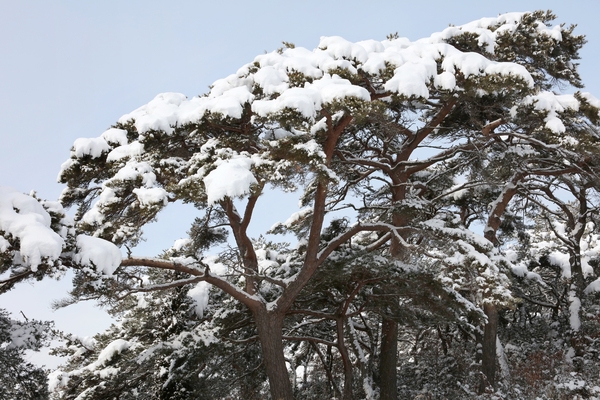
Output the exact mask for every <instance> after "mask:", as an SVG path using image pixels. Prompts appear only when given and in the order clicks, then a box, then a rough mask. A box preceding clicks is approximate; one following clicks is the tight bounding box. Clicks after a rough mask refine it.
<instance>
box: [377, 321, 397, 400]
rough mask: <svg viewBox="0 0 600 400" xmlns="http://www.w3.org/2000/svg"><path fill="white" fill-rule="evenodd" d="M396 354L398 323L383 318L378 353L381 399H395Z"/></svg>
mask: <svg viewBox="0 0 600 400" xmlns="http://www.w3.org/2000/svg"><path fill="white" fill-rule="evenodd" d="M397 355H398V323H397V322H396V321H393V320H391V319H388V318H385V317H384V318H383V322H382V324H381V353H380V354H379V388H380V393H381V397H380V399H381V400H396V399H397V398H398V386H397V378H396V362H397V358H398V357H397Z"/></svg>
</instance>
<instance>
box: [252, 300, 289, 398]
mask: <svg viewBox="0 0 600 400" xmlns="http://www.w3.org/2000/svg"><path fill="white" fill-rule="evenodd" d="M254 317H255V319H256V329H257V331H258V338H259V340H260V346H261V351H262V358H263V364H264V366H265V371H266V373H267V377H268V378H269V387H270V390H271V397H272V398H273V400H293V398H294V394H293V390H292V385H291V383H290V377H289V375H288V372H287V367H286V366H285V359H284V357H283V334H282V327H283V316H282V315H278V314H275V313H270V312H268V311H266V310H259V311H258V312H256V313H255V315H254Z"/></svg>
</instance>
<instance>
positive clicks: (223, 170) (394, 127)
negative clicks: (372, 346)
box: [60, 12, 600, 399]
mask: <svg viewBox="0 0 600 400" xmlns="http://www.w3.org/2000/svg"><path fill="white" fill-rule="evenodd" d="M552 20H553V16H552V15H551V14H550V13H544V12H536V13H525V14H523V13H513V14H505V15H501V16H499V17H497V18H486V19H482V20H479V21H475V22H473V23H470V24H466V25H463V26H459V27H450V28H447V29H446V30H444V31H442V32H441V33H436V34H433V35H432V36H431V37H429V38H425V39H422V40H419V41H416V42H410V41H409V40H407V39H404V38H399V37H395V36H390V38H388V39H387V40H384V41H381V42H378V41H363V42H358V43H351V42H348V41H346V40H344V39H342V38H339V37H329V38H322V40H321V43H320V44H319V46H318V48H317V49H315V50H314V51H309V50H307V49H303V48H299V47H295V46H292V45H288V46H286V48H284V49H280V50H279V51H276V52H273V53H268V54H264V55H260V56H258V57H256V58H255V60H254V61H253V62H251V63H249V64H247V65H245V66H243V67H242V68H240V69H239V70H238V71H237V72H236V73H235V74H232V75H230V76H229V77H227V78H225V79H222V80H219V81H217V82H215V84H214V85H213V86H212V87H211V90H210V92H209V93H208V94H207V95H204V96H200V97H194V98H191V99H188V98H186V97H185V96H184V95H180V94H174V93H165V94H161V95H159V96H157V97H156V98H155V99H154V100H152V101H151V102H150V103H148V104H147V105H145V106H142V107H140V108H139V109H137V110H135V111H133V112H132V113H130V114H127V115H125V116H123V117H121V118H120V119H119V121H118V122H117V124H116V125H115V126H113V127H112V128H110V129H109V130H107V131H106V132H104V133H103V134H102V135H101V136H100V137H98V138H94V139H78V140H77V141H76V142H75V143H74V146H73V148H72V152H71V158H70V159H69V160H68V161H67V162H66V163H65V164H64V165H63V169H62V171H61V175H60V179H61V182H63V183H66V184H67V185H68V187H67V189H66V190H65V192H64V193H63V195H62V198H61V201H62V202H63V204H64V205H65V206H71V205H77V206H78V211H77V216H76V222H77V225H76V227H77V229H79V230H80V231H82V232H87V233H88V234H90V235H92V236H95V237H101V238H104V239H106V240H109V241H112V242H113V243H115V244H116V245H133V244H136V243H137V241H139V240H140V238H141V235H142V231H141V229H142V228H143V226H144V225H145V224H147V223H149V222H151V221H153V220H154V219H155V218H156V217H157V215H158V213H159V211H160V210H161V209H163V208H164V207H165V206H167V205H168V204H170V203H173V202H176V201H182V202H186V203H191V204H193V205H194V206H196V207H197V208H198V209H199V210H200V211H201V212H202V213H203V215H202V217H201V218H200V219H198V220H196V221H190V223H191V224H192V227H191V229H190V238H189V239H187V240H185V241H184V242H179V243H178V244H177V246H176V247H177V248H178V249H183V248H185V249H187V250H186V253H185V254H184V255H183V256H181V255H174V254H169V253H167V254H165V255H164V256H163V257H158V258H154V257H133V256H131V257H128V258H126V259H123V260H122V261H121V262H120V266H119V267H118V268H116V269H114V270H112V269H110V270H107V269H105V268H102V266H101V265H98V264H95V263H94V264H95V266H96V268H88V269H85V270H84V269H82V270H79V271H78V272H77V274H78V275H77V278H76V283H77V287H76V289H75V291H74V293H73V294H74V296H75V297H77V296H82V295H85V296H86V297H89V296H96V297H98V298H100V299H101V300H102V301H104V302H105V304H113V305H115V306H116V305H117V304H118V303H119V302H121V301H123V300H122V299H123V298H126V297H128V296H135V295H137V294H138V293H140V292H151V291H160V290H167V289H168V290H172V289H173V288H176V287H184V286H189V285H195V288H194V289H195V290H196V293H202V296H205V295H207V294H208V293H209V290H208V286H207V285H206V284H210V285H212V286H213V287H215V288H217V289H220V290H222V291H223V292H224V293H226V294H227V295H228V296H231V298H232V299H234V300H235V301H237V302H239V303H240V304H242V305H244V306H245V307H246V308H247V311H248V312H249V313H250V314H251V316H252V321H253V324H254V325H253V329H255V331H253V333H252V334H255V335H256V338H257V340H258V342H259V343H260V346H261V359H262V364H263V366H264V368H265V372H266V375H267V376H268V380H269V386H270V391H271V396H272V397H273V398H274V399H280V398H282V399H291V398H292V397H293V385H292V384H291V383H290V379H289V373H288V370H287V367H286V359H285V353H284V329H287V327H288V325H287V324H288V322H289V321H290V320H292V321H293V319H294V318H287V316H288V314H289V313H290V311H292V310H293V309H294V305H295V303H296V302H297V301H298V299H299V298H300V297H299V296H301V295H302V294H303V291H307V290H309V289H310V285H309V282H310V281H311V279H312V278H313V277H315V274H317V273H327V272H328V269H331V268H334V266H335V264H336V263H335V262H332V261H335V258H333V257H334V256H338V255H339V254H343V253H344V252H345V251H346V249H347V248H350V249H352V248H353V246H354V242H355V239H356V238H357V237H359V236H360V237H361V238H362V239H363V242H362V243H361V244H360V245H361V246H363V247H364V249H366V250H368V251H375V250H377V251H380V255H381V256H384V257H385V258H386V262H388V263H389V264H390V265H395V266H397V267H398V268H400V269H401V268H402V267H404V268H405V269H411V268H412V269H419V268H420V267H423V266H426V267H424V268H433V269H435V268H437V270H438V271H439V274H438V277H437V279H438V282H440V283H441V287H442V288H444V290H446V293H452V294H454V296H455V298H456V299H457V301H461V302H462V303H463V305H465V306H466V307H467V308H472V309H474V310H479V312H480V313H481V312H482V308H483V309H485V311H486V312H487V321H488V323H487V324H486V329H485V330H484V332H485V333H484V335H483V338H482V341H483V345H484V346H483V359H482V362H483V364H482V368H483V372H484V376H485V379H483V380H482V390H483V389H485V387H486V386H487V385H488V384H489V385H491V386H493V383H494V381H495V361H496V351H495V343H496V334H497V325H496V324H495V318H494V317H495V315H497V307H498V306H503V305H508V304H510V303H511V301H512V297H511V294H510V292H509V291H508V290H507V289H508V285H509V281H508V279H507V277H506V273H507V272H508V269H507V266H508V262H509V261H510V260H508V259H507V258H506V257H503V256H502V254H501V250H502V249H501V248H500V247H499V242H498V231H499V229H500V227H501V223H502V221H504V220H507V213H506V210H507V207H508V206H509V204H512V203H511V202H513V199H514V198H515V197H514V196H515V195H516V194H517V192H518V189H519V188H520V187H521V185H523V182H525V180H526V179H529V178H531V177H537V176H549V175H552V174H554V175H556V174H561V173H566V172H573V173H575V172H577V173H579V172H580V171H591V172H593V171H592V168H593V167H594V165H593V163H592V162H591V160H593V159H594V154H595V153H594V152H595V148H596V147H595V144H596V142H597V135H596V134H595V131H594V130H591V129H588V126H587V125H586V123H588V124H595V123H597V120H598V106H600V102H599V101H598V100H597V99H596V98H594V97H593V96H591V95H589V94H586V93H577V94H575V95H557V94H556V93H554V92H553V91H552V90H556V88H557V84H558V83H561V82H562V83H568V84H571V85H573V86H575V87H579V86H581V83H580V81H579V76H578V75H577V71H576V64H575V63H574V60H576V59H577V52H578V50H579V48H580V47H581V45H582V44H583V42H584V39H583V37H581V36H576V35H574V34H573V27H565V26H562V25H559V26H554V27H552V26H551V21H552ZM581 121H583V122H581ZM582 137H585V138H586V140H585V143H586V145H585V146H584V145H583V144H581V143H583V142H580V139H581V138H582ZM568 146H575V148H574V149H572V150H570V149H569V147H568ZM522 149H525V150H524V151H521V150H522ZM531 153H533V154H534V155H531ZM507 154H512V156H514V159H515V160H514V162H512V161H511V163H507V165H508V166H510V167H514V166H517V167H519V166H521V167H524V169H519V168H517V169H514V170H513V173H514V174H513V176H512V177H511V178H509V179H508V180H505V178H506V176H505V175H502V174H501V172H502V171H501V169H498V170H495V169H493V168H491V167H489V166H490V164H491V163H490V160H493V158H494V157H496V158H501V157H503V156H505V155H507ZM556 157H558V158H556ZM590 157H592V158H590ZM548 160H552V161H551V162H550V164H545V163H546V162H548ZM478 162H480V163H479V164H477V163H478ZM561 163H562V165H564V167H562V166H561V167H557V166H558V165H561ZM572 170H573V171H572ZM482 171H485V173H486V174H487V175H488V176H487V177H485V180H482V179H483V178H484V175H486V174H482ZM503 173H505V171H504V172H503ZM477 187H484V188H486V190H487V191H488V192H489V193H490V195H489V196H487V197H486V196H480V197H478V196H470V199H471V201H470V204H471V205H469V206H468V209H472V210H475V211H476V212H478V211H481V213H475V214H473V221H475V220H479V221H481V222H482V223H483V224H484V232H483V235H481V232H479V233H478V232H477V230H476V229H475V228H473V227H472V226H470V225H469V224H467V223H465V221H466V219H464V218H463V217H464V214H462V211H463V208H461V206H460V204H459V203H461V202H463V203H464V199H463V197H462V196H460V195H458V193H459V192H460V193H462V192H465V191H467V192H468V191H471V192H476V188H477ZM278 189H282V190H287V191H290V190H299V191H300V192H301V204H302V207H303V208H302V209H301V210H299V212H298V213H296V214H295V215H293V216H292V217H291V218H290V219H289V220H288V221H286V222H285V223H283V224H280V225H279V226H278V227H277V228H276V229H275V230H279V231H282V232H285V231H289V230H292V231H294V233H296V235H297V236H298V238H299V242H298V245H297V246H291V247H286V246H284V248H280V249H279V251H274V252H273V255H270V256H268V257H265V256H264V253H263V250H264V249H261V248H258V247H257V245H256V243H258V242H257V241H253V240H252V239H251V238H250V233H249V232H250V230H249V229H250V226H251V221H252V218H253V214H254V211H255V209H256V205H257V204H258V203H259V202H261V201H269V196H261V195H263V194H267V193H269V192H270V191H272V190H278ZM489 198H492V199H493V200H492V201H491V203H490V201H489ZM476 201H479V202H480V203H479V204H478V205H477V206H473V205H472V203H473V202H476ZM482 201H483V202H485V203H481V202H482ZM350 209H352V210H357V212H354V211H353V212H346V215H345V218H346V219H345V221H346V222H344V223H340V220H339V219H332V218H331V217H330V215H333V213H334V212H336V213H339V212H343V211H344V210H350ZM225 232H229V233H231V234H232V235H233V243H234V244H233V249H229V250H226V251H222V252H221V253H220V254H218V255H217V258H214V257H209V255H210V253H211V251H212V252H215V251H217V247H215V246H216V245H218V244H219V243H223V242H224V241H225V240H226V239H225ZM332 233H333V234H332ZM367 233H374V234H372V235H367ZM365 239H366V240H367V242H366V243H365V242H364V240H365ZM382 249H383V250H386V251H382ZM269 250H270V249H269ZM277 254H285V257H279V256H278V255H277ZM365 260H366V259H365ZM365 265H369V263H366V264H365ZM151 270H159V271H167V272H168V273H165V275H164V276H165V279H168V280H166V281H164V282H162V283H150V284H148V279H147V276H148V274H149V273H150V272H149V271H151ZM173 272H176V273H173ZM482 315H483V314H482ZM346 317H347V315H344V318H346ZM336 326H338V325H336ZM383 326H384V330H383V332H382V333H381V334H382V341H381V343H382V344H383V345H382V347H381V349H380V354H379V360H380V371H381V372H380V373H379V385H378V386H379V389H380V396H381V398H384V399H395V398H397V393H396V381H397V378H396V370H397V369H396V365H397V359H396V358H397V351H396V350H395V349H396V347H395V346H396V343H397V338H396V335H397V333H396V332H397V329H398V328H397V322H396V321H394V320H393V319H389V320H388V321H387V322H386V323H384V324H383ZM342 330H343V329H342ZM343 334H344V335H345V333H343ZM251 338H252V337H245V338H244V339H242V340H250V339H251ZM342 338H343V336H338V339H337V340H338V344H337V346H338V349H339V350H340V354H342V353H343V352H344V351H345V350H344V349H343V348H342V347H341V342H340V340H341V339H342ZM308 342H310V340H308ZM111 343H112V342H111ZM109 347H110V346H109ZM100 354H102V351H100ZM345 357H346V356H344V355H342V358H345ZM348 357H349V355H348ZM343 362H346V367H347V368H346V371H347V370H348V368H350V367H349V365H350V364H348V363H347V360H345V361H343ZM199 368H200V366H199ZM294 372H295V371H294ZM346 377H347V378H346V379H349V378H350V374H349V373H347V374H346ZM82 389H83V387H82ZM370 390H371V391H373V388H370ZM367 391H368V390H367ZM342 396H343V397H345V398H349V397H351V396H352V385H350V384H347V385H346V384H345V385H344V390H343V392H342Z"/></svg>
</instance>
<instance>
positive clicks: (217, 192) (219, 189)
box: [203, 156, 258, 205]
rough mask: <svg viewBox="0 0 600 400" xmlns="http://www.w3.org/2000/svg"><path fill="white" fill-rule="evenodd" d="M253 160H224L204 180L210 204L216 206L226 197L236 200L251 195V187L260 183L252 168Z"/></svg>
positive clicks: (242, 158)
mask: <svg viewBox="0 0 600 400" xmlns="http://www.w3.org/2000/svg"><path fill="white" fill-rule="evenodd" d="M253 164H254V162H253V160H252V159H250V158H247V157H243V156H240V157H239V158H232V159H230V160H224V161H223V162H222V163H220V164H219V165H218V166H217V168H216V169H214V170H213V171H211V172H209V174H208V175H206V176H205V177H204V179H203V181H204V185H205V186H206V195H207V196H208V204H209V205H211V204H214V203H216V202H218V201H219V200H222V199H223V198H225V197H230V198H235V197H238V196H242V195H244V194H246V193H249V191H250V186H252V185H255V184H257V183H258V181H257V180H256V178H255V177H254V175H253V174H252V172H250V167H251V166H252V165H253Z"/></svg>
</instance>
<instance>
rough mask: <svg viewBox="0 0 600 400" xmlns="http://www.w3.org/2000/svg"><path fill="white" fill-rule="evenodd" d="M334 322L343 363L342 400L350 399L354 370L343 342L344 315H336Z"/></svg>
mask: <svg viewBox="0 0 600 400" xmlns="http://www.w3.org/2000/svg"><path fill="white" fill-rule="evenodd" d="M335 322H336V328H337V343H338V345H337V347H338V349H339V351H340V355H341V357H342V364H343V365H344V391H343V393H342V400H352V382H353V380H354V371H353V369H352V361H350V356H349V355H348V349H347V348H346V343H345V342H344V316H341V317H338V318H337V319H336V321H335Z"/></svg>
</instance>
